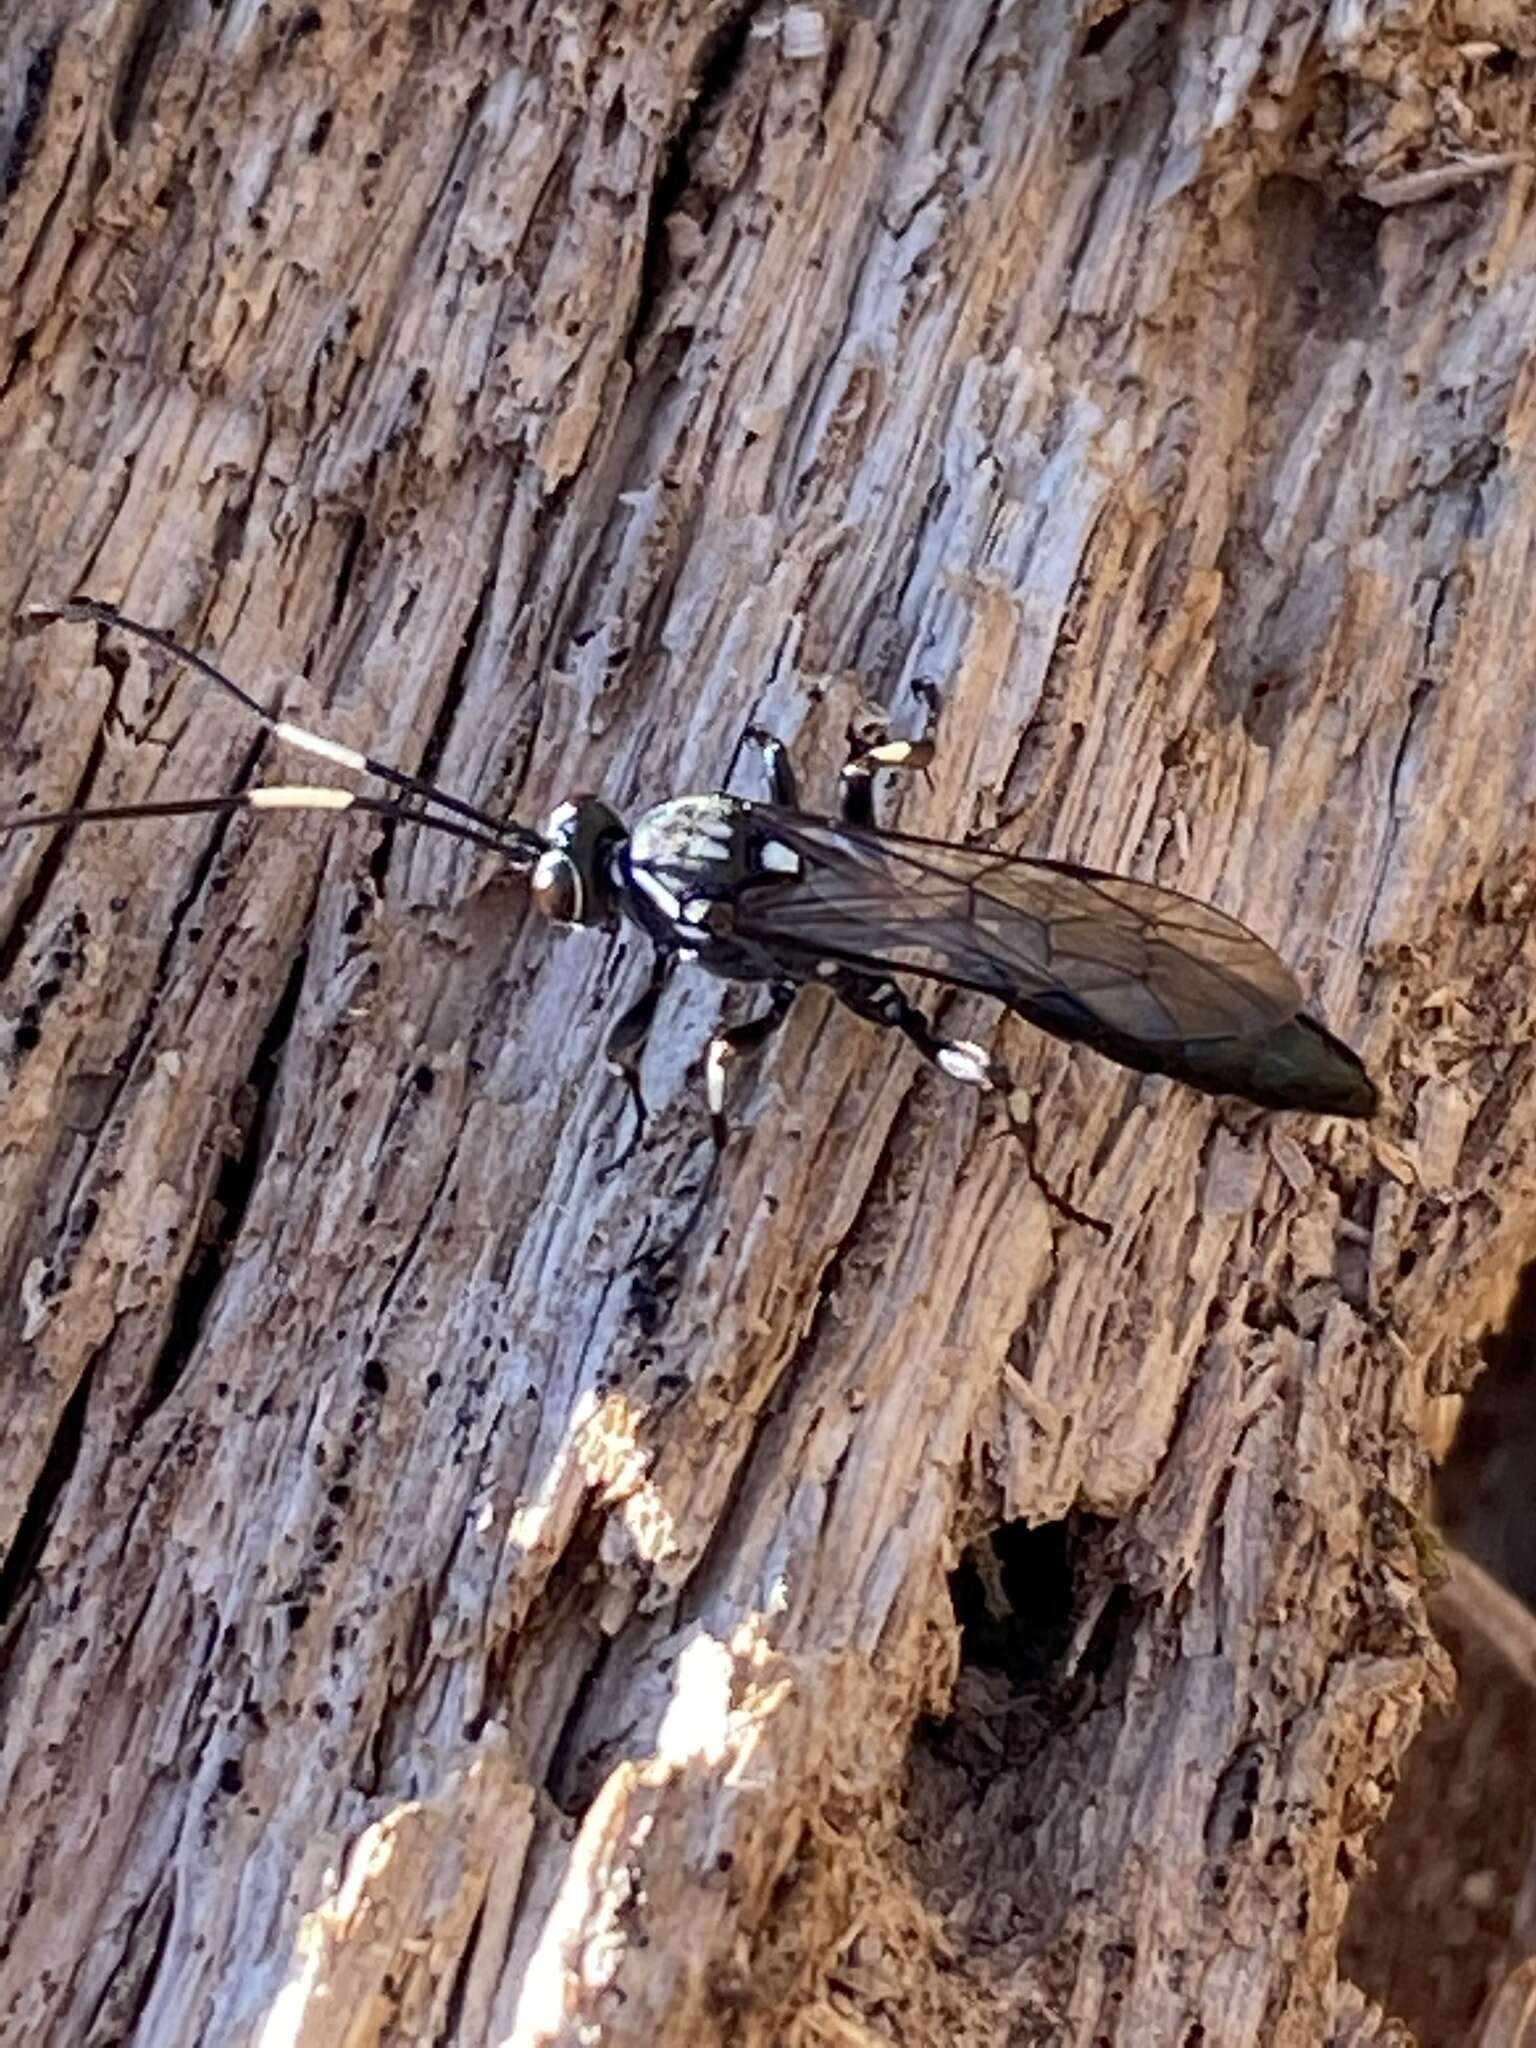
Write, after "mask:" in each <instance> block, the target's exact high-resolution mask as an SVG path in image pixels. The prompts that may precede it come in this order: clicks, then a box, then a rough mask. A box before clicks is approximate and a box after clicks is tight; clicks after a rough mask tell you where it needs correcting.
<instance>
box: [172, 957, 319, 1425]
mask: <svg viewBox="0 0 1536 2048" xmlns="http://www.w3.org/2000/svg"><path fill="white" fill-rule="evenodd" d="M308 960H309V954H308V951H307V949H306V948H304V947H300V949H299V951H298V953H297V954H296V955H295V957H294V962H293V966H292V967H291V968H290V970H289V973H288V980H287V982H286V984H285V985H284V988H283V992H282V995H281V996H280V997H279V998H278V1002H277V1006H276V1008H275V1009H274V1010H273V1012H272V1015H271V1017H270V1019H269V1020H268V1023H267V1028H266V1030H265V1031H264V1032H263V1033H262V1037H261V1043H260V1044H259V1045H258V1047H257V1049H256V1057H255V1059H254V1060H253V1061H252V1062H251V1068H250V1072H249V1074H248V1075H247V1076H246V1079H245V1081H244V1082H243V1084H242V1085H241V1087H240V1088H239V1089H237V1091H236V1093H235V1102H236V1104H237V1105H238V1107H237V1110H236V1115H235V1126H236V1144H235V1148H234V1149H233V1150H231V1151H228V1152H226V1153H225V1155H224V1160H223V1163H222V1165H221V1166H220V1168H219V1173H218V1179H217V1181H216V1182H215V1184H214V1189H213V1194H212V1197H211V1199H210V1201H209V1202H208V1204H207V1206H206V1208H205V1209H204V1212H203V1219H202V1233H201V1237H200V1241H199V1244H198V1248H197V1250H196V1252H195V1253H194V1254H193V1257H192V1261H191V1263H190V1265H189V1266H188V1267H187V1270H186V1273H185V1274H184V1276H183V1278H182V1282H181V1286H180V1288H179V1289H178V1290H177V1295H176V1303H175V1307H174V1308H173V1310H172V1313H171V1320H170V1326H169V1328H168V1329H167V1331H166V1337H165V1343H164V1345H163V1347H162V1349H161V1351H160V1355H159V1357H158V1358H157V1359H156V1361H155V1369H154V1373H153V1376H152V1378H151V1380H150V1383H149V1387H148V1389H147V1391H146V1393H145V1395H144V1399H143V1401H142V1403H141V1404H140V1407H139V1409H138V1412H137V1414H136V1416H135V1418H134V1431H135V1432H136V1431H137V1430H138V1429H139V1428H141V1427H142V1425H143V1424H144V1423H145V1422H146V1421H147V1420H148V1418H149V1417H150V1416H151V1415H153V1414H154V1412H155V1410H156V1409H157V1408H159V1407H160V1406H161V1405H162V1404H163V1403H164V1402H165V1401H166V1400H168V1399H169V1397H170V1395H171V1394H172V1393H173V1392H174V1390H175V1388H176V1387H177V1385H178V1384H179V1382H180V1380H181V1376H182V1373H183V1372H184V1371H185V1370H186V1366H187V1363H188V1361H189V1360H190V1359H191V1357H192V1355H193V1353H194V1352H195V1351H196V1349H197V1344H198V1340H199V1338H200V1337H201V1335H202V1330H203V1324H204V1321H205V1320H206V1318H207V1314H208V1309H209V1306H210V1304H211V1303H212V1301H213V1297H214V1295H215V1294H216V1293H217V1291H218V1288H219V1283H220V1282H221V1281H222V1280H223V1278H224V1274H225V1272H226V1271H227V1269H228V1266H229V1261H230V1256H231V1254H232V1252H233V1250H234V1247H235V1244H236V1242H237V1240H238V1238H239V1235H240V1228H241V1225H242V1224H243V1223H244V1221H245V1212H246V1210H247V1209H248V1208H249V1206H250V1200H251V1194H252V1191H253V1189H254V1188H255V1185H256V1173H257V1168H258V1166H259V1164H260V1159H261V1145H262V1138H263V1136H264V1135H265V1132H266V1128H267V1120H268V1114H269V1111H270V1109H271V1104H272V1097H273V1094H274V1092H275V1090H276V1087H277V1077H278V1072H279V1069H280V1067H281V1064H282V1055H283V1048H284V1047H285V1046H286V1044H287V1042H288V1036H289V1033H290V1032H291V1031H292V1029H293V1020H294V1017H295V1015H296V1014H297V1012H298V1006H299V992H300V990H301V988H302V987H303V982H304V972H305V968H306V966H307V964H308Z"/></svg>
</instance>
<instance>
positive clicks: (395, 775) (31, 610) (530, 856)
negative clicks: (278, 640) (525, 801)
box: [13, 597, 544, 867]
mask: <svg viewBox="0 0 1536 2048" xmlns="http://www.w3.org/2000/svg"><path fill="white" fill-rule="evenodd" d="M22 617H23V618H24V619H25V620H26V621H27V622H28V623H29V624H32V625H47V624H49V623H52V622H55V621H79V620H91V621H94V622H95V624H97V625H99V626H116V627H119V628H120V629H121V630H122V631H123V632H125V633H132V634H134V635H136V637H137V638H138V639H140V640H144V641H147V642H148V643H149V645H150V646H151V647H158V648H159V649H160V650H161V651H162V653H165V654H169V655H170V656H171V657H172V658H173V659H174V660H176V661H179V662H182V663H184V664H185V666H186V667H188V668H190V669H193V670H195V671H196V673H197V674H198V675H200V676H202V677H203V678H204V679H205V680H206V681H207V682H210V683H213V684H215V685H216V686H217V687H218V688H219V689H221V690H223V691H224V692H225V693H226V694H227V695H228V696H231V697H233V698H234V700H235V702H236V703H237V704H239V705H241V706H243V707H244V709H245V710H246V711H247V712H249V713H250V715H251V717H253V718H254V719H256V720H257V722H258V723H259V724H261V725H263V726H265V728H266V729H267V731H268V732H270V733H271V734H272V736H273V738H274V739H277V740H281V741H282V742H283V743H284V744H285V745H287V746H290V747H294V748H296V749H297V750H298V751H299V752H300V753H305V754H312V755H314V756H315V757H316V758H317V759H319V760H321V761H329V762H330V763H331V765H332V766H333V767H336V768H344V769H346V770H347V771H348V772H349V773H351V774H354V775H372V776H375V777H377V779H378V780H379V781H380V782H387V783H388V784H389V785H390V787H391V788H393V789H399V790H404V791H405V792H406V793H407V794H408V795H410V796H414V797H418V798H420V800H421V801H422V802H423V803H426V804H434V805H436V806H438V807H439V808H440V809H442V810H445V811H451V812H452V813H453V814H454V816H455V817H459V818H466V819H468V820H469V822H470V823H471V824H473V825H475V826H477V827H478V828H479V830H480V831H481V832H482V833H485V834H487V835H489V837H490V838H491V840H492V841H493V843H494V845H495V848H496V851H497V852H499V853H500V854H501V855H502V856H503V857H504V858H505V859H507V860H510V861H511V862H512V863H513V864H514V865H516V866H519V867H532V865H533V863H534V862H535V861H536V860H537V859H538V857H539V855H540V854H541V853H542V852H543V851H544V841H543V839H542V838H541V837H540V836H539V835H538V834H537V833H536V832H530V831H528V830H527V829H526V827H524V826H521V825H512V824H507V823H504V822H503V821H502V820H501V819H500V818H493V817H492V816H491V814H490V813H489V812H488V811H482V810H479V809H478V808H477V807H476V806H475V805H474V804H471V803H466V802H465V801H464V799H463V798H462V797H457V796H453V795H451V794H450V793H449V792H448V791H447V790H446V789H439V788H438V787H437V785H436V784H435V783H432V782H424V781H423V780H422V779H421V777H420V776H417V775H409V774H407V773H406V771H405V770H404V769H402V768H395V767H392V766H391V765H390V763H389V762H388V761H380V760H377V759H376V758H375V757H374V756H373V755H372V754H364V753H360V752H359V751H358V749H357V748H356V747H348V746H343V744H342V743H341V741H340V740H332V739H327V738H326V737H325V735H324V733H318V732H310V731H309V730H308V728H307V727H305V726H302V725H294V724H293V723H292V722H291V721H290V720H288V719H286V718H278V717H276V716H275V715H274V714H273V713H272V712H270V711H268V709H267V708H266V706H265V705H264V704H262V703H260V702H259V701H258V700H257V699H256V698H255V697H253V696H252V695H251V693H250V691H249V690H246V689H242V687H241V686H240V684H239V683H237V682H235V681H234V680H233V678H232V677H230V676H227V675H225V673H224V671H223V670H222V669H221V668H216V667H215V666H214V664H213V663H212V662H211V661H209V660H208V659H207V658H206V657H205V656H204V655H201V654H198V653H196V652H195V651H194V650H193V649H192V648H190V647H186V646H183V644H182V643H181V641H179V640H177V639H176V638H175V637H174V636H173V635H172V634H170V633H167V632H165V631H163V630H162V629H161V628H160V627H159V626H151V625H148V624H146V623H145V621H144V620H142V619H134V618H130V617H129V616H128V614H127V613H126V612H121V611H119V610H118V608H117V606H116V605H115V604H106V603H104V602H103V601H102V600H101V599H99V598H94V597H72V598H70V599H68V600H67V601H66V602H65V603H62V604H31V605H28V606H27V607H26V609H25V611H24V612H23V613H22ZM314 808H326V809H335V808H337V806H335V805H326V806H315V807H314ZM364 808H367V806H364ZM72 815H73V822H75V823H77V824H78V823H84V822H88V821H87V820H85V819H84V818H83V817H81V816H80V814H78V813H76V814H72ZM150 815H156V814H154V813H151V814H150ZM160 815H163V814H160ZM60 816H61V818H62V817H63V816H64V814H60ZM21 822H25V821H22V820H16V821H13V823H21ZM34 822H40V821H34ZM420 822H423V823H430V822H431V821H430V820H428V819H423V820H421V821H420ZM457 836H460V837H464V836H467V835H463V834H460V835H457Z"/></svg>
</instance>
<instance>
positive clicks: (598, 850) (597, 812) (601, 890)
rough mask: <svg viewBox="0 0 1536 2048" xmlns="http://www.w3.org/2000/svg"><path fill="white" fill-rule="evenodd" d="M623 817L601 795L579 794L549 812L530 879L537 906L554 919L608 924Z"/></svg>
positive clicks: (613, 911)
mask: <svg viewBox="0 0 1536 2048" xmlns="http://www.w3.org/2000/svg"><path fill="white" fill-rule="evenodd" d="M624 836H625V834H624V822H623V820H622V819H621V818H620V816H619V814H618V812H617V811H615V810H614V809H612V807H611V806H610V805H608V804H605V803H604V802H603V800H602V798H601V797H596V796H576V797H572V798H571V800H570V802H569V803H563V804H561V805H559V806H558V807H557V808H556V809H555V810H553V811H551V812H550V814H549V822H548V823H547V824H546V825H545V827H544V838H545V839H546V840H547V841H548V844H547V845H546V847H545V849H544V851H543V852H542V853H541V854H540V855H539V858H538V861H537V863H536V864H535V866H534V870H533V875H532V879H531V882H530V885H529V886H530V892H531V894H532V897H533V907H534V909H535V910H537V911H539V912H540V914H541V915H542V916H544V917H547V918H549V919H550V920H551V922H552V923H554V924H607V923H609V922H610V921H611V920H612V919H613V918H614V917H615V916H616V915H617V911H618V905H617V902H616V900H615V896H614V889H613V881H612V861H613V856H614V852H615V850H616V849H617V848H618V847H619V846H620V845H621V844H622V842H623V840H624Z"/></svg>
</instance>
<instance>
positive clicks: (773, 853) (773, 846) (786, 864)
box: [758, 839, 801, 875]
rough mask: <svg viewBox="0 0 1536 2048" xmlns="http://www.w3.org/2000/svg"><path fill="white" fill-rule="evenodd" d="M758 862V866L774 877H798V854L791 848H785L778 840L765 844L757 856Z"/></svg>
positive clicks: (771, 840)
mask: <svg viewBox="0 0 1536 2048" xmlns="http://www.w3.org/2000/svg"><path fill="white" fill-rule="evenodd" d="M758 862H759V865H760V866H762V867H765V868H768V869H769V870H770V871H771V872H772V873H774V874H776V875H798V874H799V872H800V865H801V863H800V856H799V854H798V853H796V852H795V849H794V848H793V847H792V846H786V845H785V844H784V843H783V841H782V840H779V839H770V840H768V841H766V842H765V844H764V846H763V850H762V852H761V853H760V854H759V855H758Z"/></svg>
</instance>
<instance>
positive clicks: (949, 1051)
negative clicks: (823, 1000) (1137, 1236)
mask: <svg viewBox="0 0 1536 2048" xmlns="http://www.w3.org/2000/svg"><path fill="white" fill-rule="evenodd" d="M825 985H826V986H827V987H828V988H829V989H831V991H832V993H833V995H835V996H836V997H837V999H838V1001H839V1002H840V1003H843V1004H845V1005H846V1007H847V1008H848V1009H850V1010H852V1011H853V1012H854V1014H855V1015H856V1016H859V1017H863V1018H865V1019H866V1020H867V1022H869V1023H871V1024H883V1025H885V1026H886V1027H887V1028H888V1029H890V1030H893V1031H899V1032H900V1033H901V1035H902V1036H903V1038H905V1039H906V1040H907V1042H908V1044H909V1045H912V1046H915V1047H916V1049H917V1050H918V1052H920V1053H921V1054H922V1056H923V1058H924V1059H925V1060H927V1061H928V1063H929V1065H930V1066H935V1067H937V1068H938V1069H939V1071H940V1073H943V1074H947V1075H948V1076H949V1078H950V1080H951V1081H962V1082H964V1083H965V1085H966V1086H967V1087H968V1088H979V1089H981V1091H982V1092H983V1094H986V1095H995V1096H996V1097H997V1098H998V1101H999V1102H1000V1104H1001V1105H1002V1110H1003V1114H1004V1116H1005V1117H1006V1118H1007V1120H1008V1129H1009V1132H1010V1133H1011V1134H1012V1136H1013V1137H1014V1138H1015V1139H1016V1140H1017V1141H1018V1144H1019V1146H1020V1148H1021V1149H1022V1151H1023V1153H1024V1163H1025V1166H1026V1168H1027V1170H1028V1173H1029V1177H1030V1179H1031V1180H1032V1181H1033V1182H1034V1184H1035V1186H1036V1187H1037V1188H1038V1189H1039V1190H1040V1192H1041V1194H1042V1195H1044V1197H1045V1199H1046V1200H1047V1202H1049V1203H1050V1205H1051V1207H1052V1208H1053V1209H1054V1210H1056V1212H1057V1213H1058V1215H1061V1216H1065V1217H1066V1218H1067V1220H1068V1221H1069V1222H1071V1223H1084V1224H1086V1225H1087V1226H1088V1228H1089V1229H1090V1230H1096V1231H1097V1232H1098V1233H1099V1235H1100V1236H1101V1237H1108V1236H1109V1235H1110V1230H1109V1225H1108V1224H1107V1223H1105V1222H1103V1221H1102V1220H1101V1219H1100V1218H1099V1217H1097V1216H1090V1215H1088V1213H1087V1212H1086V1210H1083V1209H1078V1208H1075V1207H1074V1206H1073V1204H1072V1203H1071V1202H1069V1201H1068V1200H1067V1198H1066V1197H1065V1195H1062V1194H1059V1193H1058V1192H1057V1190H1056V1189H1055V1188H1053V1187H1052V1186H1051V1184H1050V1182H1049V1181H1048V1180H1047V1179H1046V1178H1045V1175H1044V1174H1043V1173H1042V1172H1041V1171H1040V1169H1039V1167H1038V1166H1037V1164H1036V1163H1035V1137H1034V1132H1033V1130H1032V1129H1031V1127H1030V1125H1029V1124H1028V1123H1026V1122H1025V1120H1024V1119H1023V1118H1022V1117H1020V1116H1018V1115H1017V1114H1016V1113H1015V1111H1014V1107H1013V1097H1014V1093H1015V1090H1014V1085H1013V1077H1012V1076H1011V1075H1010V1073H1009V1072H1008V1069H1007V1068H1006V1067H1005V1066H1004V1065H1003V1063H1002V1061H1001V1060H999V1059H994V1057H993V1056H992V1054H991V1053H989V1052H988V1051H987V1049H986V1047H985V1046H984V1045H977V1044H976V1043H975V1041H974V1040H973V1039H969V1038H944V1037H941V1036H940V1034H939V1033H938V1032H937V1031H935V1030H934V1028H933V1026H932V1025H931V1024H930V1023H929V1022H928V1019H927V1018H926V1017H925V1016H924V1015H923V1013H922V1011H921V1010H919V1009H917V1008H916V1007H915V1006H914V1005H913V1004H912V1003H909V1002H908V1001H907V999H906V997H905V996H904V995H903V994H902V992H901V990H900V989H899V988H898V987H897V986H896V984H895V982H894V981H886V980H880V979H876V978H875V977H874V976H873V975H868V974H860V973H858V972H857V971H856V970H854V969H851V968H845V969H843V970H842V971H840V972H839V973H837V974H834V975H831V976H829V977H828V979H827V981H826V984H825Z"/></svg>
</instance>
